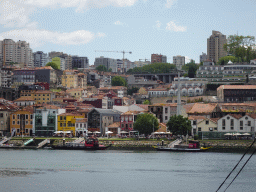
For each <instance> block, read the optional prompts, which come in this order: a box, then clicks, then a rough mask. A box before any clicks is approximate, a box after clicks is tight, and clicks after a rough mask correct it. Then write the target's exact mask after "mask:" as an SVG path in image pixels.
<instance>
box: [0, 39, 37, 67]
mask: <svg viewBox="0 0 256 192" xmlns="http://www.w3.org/2000/svg"><path fill="white" fill-rule="evenodd" d="M0 57H1V58H0V66H3V65H10V64H12V63H17V64H20V65H21V66H22V67H33V65H34V63H33V53H32V49H31V48H30V47H29V43H27V42H26V41H17V42H15V41H13V40H12V39H4V40H3V41H0Z"/></svg>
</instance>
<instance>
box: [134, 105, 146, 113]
mask: <svg viewBox="0 0 256 192" xmlns="http://www.w3.org/2000/svg"><path fill="white" fill-rule="evenodd" d="M135 105H137V106H138V107H140V108H142V109H145V110H146V111H148V106H149V105H144V104H135Z"/></svg>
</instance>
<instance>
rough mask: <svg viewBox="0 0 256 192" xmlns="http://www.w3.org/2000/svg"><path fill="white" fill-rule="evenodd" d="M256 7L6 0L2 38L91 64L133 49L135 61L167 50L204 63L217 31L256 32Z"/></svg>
mask: <svg viewBox="0 0 256 192" xmlns="http://www.w3.org/2000/svg"><path fill="white" fill-rule="evenodd" d="M255 10H256V1H255V0H239V1H234V0H225V1H223V0H207V1H205V0H0V40H3V39H6V38H8V39H13V40H15V41H18V40H25V41H27V42H28V43H30V47H31V48H32V49H33V52H36V51H43V52H45V53H48V52H50V51H60V52H64V53H67V54H70V55H78V56H85V57H88V58H89V63H90V65H92V64H93V63H94V60H95V57H100V56H104V57H110V58H115V59H122V58H123V54H122V53H121V51H125V52H132V54H129V53H126V54H125V58H127V59H129V60H130V61H138V60H139V59H149V60H150V59H151V54H162V55H166V56H167V62H168V63H172V62H173V56H176V55H182V56H186V61H187V62H188V61H189V60H190V59H194V60H195V61H196V62H199V56H200V54H202V52H205V53H207V38H209V36H210V35H211V34H212V30H216V31H220V32H221V33H222V34H224V35H226V36H227V37H228V35H234V34H239V35H251V36H255V35H256V34H255V33H256V25H255V21H256V11H255ZM96 51H98V52H96ZM99 51H115V52H99ZM117 51H118V52H117Z"/></svg>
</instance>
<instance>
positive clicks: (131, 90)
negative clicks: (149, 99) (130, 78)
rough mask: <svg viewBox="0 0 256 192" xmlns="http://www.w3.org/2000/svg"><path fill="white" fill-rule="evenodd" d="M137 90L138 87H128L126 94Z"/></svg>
mask: <svg viewBox="0 0 256 192" xmlns="http://www.w3.org/2000/svg"><path fill="white" fill-rule="evenodd" d="M138 90H139V88H138V87H132V88H128V89H127V94H128V95H133V93H137V92H138Z"/></svg>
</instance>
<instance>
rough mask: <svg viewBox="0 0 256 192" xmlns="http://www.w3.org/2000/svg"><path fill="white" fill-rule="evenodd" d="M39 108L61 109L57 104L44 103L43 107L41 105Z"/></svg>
mask: <svg viewBox="0 0 256 192" xmlns="http://www.w3.org/2000/svg"><path fill="white" fill-rule="evenodd" d="M38 109H59V107H57V106H56V105H44V106H42V107H39V108H38Z"/></svg>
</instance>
